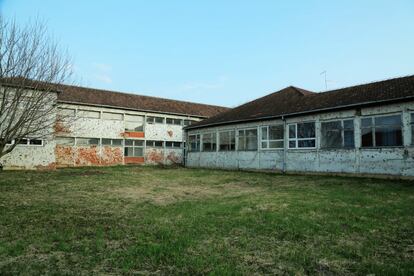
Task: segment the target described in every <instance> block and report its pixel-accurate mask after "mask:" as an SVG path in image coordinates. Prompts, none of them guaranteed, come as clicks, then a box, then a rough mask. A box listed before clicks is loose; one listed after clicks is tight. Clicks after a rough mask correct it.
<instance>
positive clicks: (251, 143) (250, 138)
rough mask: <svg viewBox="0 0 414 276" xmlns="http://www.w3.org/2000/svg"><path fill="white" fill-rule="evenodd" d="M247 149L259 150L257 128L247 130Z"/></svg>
mask: <svg viewBox="0 0 414 276" xmlns="http://www.w3.org/2000/svg"><path fill="white" fill-rule="evenodd" d="M246 149H247V150H257V129H248V130H247V131H246Z"/></svg>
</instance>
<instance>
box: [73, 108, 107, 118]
mask: <svg viewBox="0 0 414 276" xmlns="http://www.w3.org/2000/svg"><path fill="white" fill-rule="evenodd" d="M82 112H88V113H98V114H99V116H98V117H97V118H95V117H88V116H80V114H82ZM76 117H78V118H82V119H94V120H99V119H101V118H102V114H101V111H97V110H91V109H78V110H77V111H76Z"/></svg>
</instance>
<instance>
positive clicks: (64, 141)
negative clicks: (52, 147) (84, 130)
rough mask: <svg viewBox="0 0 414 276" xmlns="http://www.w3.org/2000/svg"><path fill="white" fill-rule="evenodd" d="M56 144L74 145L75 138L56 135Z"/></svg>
mask: <svg viewBox="0 0 414 276" xmlns="http://www.w3.org/2000/svg"><path fill="white" fill-rule="evenodd" d="M56 144H57V145H62V146H74V145H75V138H72V137H56Z"/></svg>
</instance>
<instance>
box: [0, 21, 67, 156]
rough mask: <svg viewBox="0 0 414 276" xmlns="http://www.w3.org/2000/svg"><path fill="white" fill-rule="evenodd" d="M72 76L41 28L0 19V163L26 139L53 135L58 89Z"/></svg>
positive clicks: (62, 53)
mask: <svg viewBox="0 0 414 276" xmlns="http://www.w3.org/2000/svg"><path fill="white" fill-rule="evenodd" d="M71 74H72V71H71V63H70V59H69V57H68V55H67V53H66V51H62V50H61V48H60V47H59V45H58V43H56V42H55V41H54V40H53V39H51V38H50V37H49V36H48V35H47V30H46V27H45V25H44V24H43V23H41V22H39V20H35V21H34V22H31V23H28V24H26V25H24V26H19V25H17V24H16V22H15V21H14V20H6V19H5V18H4V17H1V16H0V158H1V157H3V156H4V155H6V154H8V153H10V152H11V151H13V149H14V148H15V147H16V145H17V144H19V143H20V142H21V141H23V140H24V139H26V138H29V137H30V138H36V139H39V138H44V137H48V136H50V135H51V134H52V133H53V125H54V124H55V123H56V114H57V112H56V108H57V107H56V101H57V92H58V91H59V85H60V84H62V83H64V82H67V81H68V80H69V78H70V76H71Z"/></svg>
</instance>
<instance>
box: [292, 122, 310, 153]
mask: <svg viewBox="0 0 414 276" xmlns="http://www.w3.org/2000/svg"><path fill="white" fill-rule="evenodd" d="M307 123H313V124H314V125H315V137H307V138H298V125H299V124H307ZM292 125H294V126H295V137H294V138H290V126H292ZM316 133H317V131H316V121H304V122H297V123H290V124H288V125H287V137H288V148H289V149H298V150H301V149H316V147H317V144H316V142H317V140H316V137H317V135H316ZM306 140H315V146H314V147H299V141H306ZM291 141H294V142H295V147H291V146H290V142H291Z"/></svg>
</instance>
